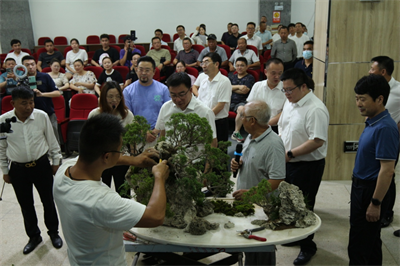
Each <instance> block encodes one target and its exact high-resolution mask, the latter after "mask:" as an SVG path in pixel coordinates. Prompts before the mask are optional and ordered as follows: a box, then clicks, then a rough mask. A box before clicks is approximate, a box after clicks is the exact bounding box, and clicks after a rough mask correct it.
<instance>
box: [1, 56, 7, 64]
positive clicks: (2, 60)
mask: <svg viewBox="0 0 400 266" xmlns="http://www.w3.org/2000/svg"><path fill="white" fill-rule="evenodd" d="M6 57H7V54H0V63H3V62H4V60H6Z"/></svg>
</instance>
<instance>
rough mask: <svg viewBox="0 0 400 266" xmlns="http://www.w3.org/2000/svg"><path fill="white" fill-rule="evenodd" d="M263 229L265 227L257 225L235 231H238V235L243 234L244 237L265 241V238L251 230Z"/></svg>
mask: <svg viewBox="0 0 400 266" xmlns="http://www.w3.org/2000/svg"><path fill="white" fill-rule="evenodd" d="M264 229H265V228H264V227H258V228H254V229H245V230H243V231H237V232H238V233H239V235H240V236H243V237H244V238H247V239H254V240H258V241H262V242H265V241H267V239H266V238H264V237H259V236H255V235H253V232H257V231H261V230H264Z"/></svg>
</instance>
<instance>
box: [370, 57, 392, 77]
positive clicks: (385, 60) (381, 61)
mask: <svg viewBox="0 0 400 266" xmlns="http://www.w3.org/2000/svg"><path fill="white" fill-rule="evenodd" d="M371 62H377V63H378V67H379V70H382V69H386V72H387V73H388V75H389V76H391V75H392V73H393V70H394V62H393V59H392V58H390V57H389V56H384V55H381V56H375V57H374V58H372V59H371Z"/></svg>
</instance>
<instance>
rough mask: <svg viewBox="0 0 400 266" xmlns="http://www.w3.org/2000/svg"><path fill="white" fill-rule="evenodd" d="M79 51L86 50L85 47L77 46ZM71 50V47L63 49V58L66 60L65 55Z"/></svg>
mask: <svg viewBox="0 0 400 266" xmlns="http://www.w3.org/2000/svg"><path fill="white" fill-rule="evenodd" d="M79 49H83V50H86V49H85V47H83V46H80V45H79ZM71 50H72V47H71V46H67V47H65V49H64V58H66V57H67V53H68V52H69V51H71Z"/></svg>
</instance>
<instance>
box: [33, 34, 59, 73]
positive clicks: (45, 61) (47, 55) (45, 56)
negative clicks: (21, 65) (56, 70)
mask: <svg viewBox="0 0 400 266" xmlns="http://www.w3.org/2000/svg"><path fill="white" fill-rule="evenodd" d="M44 47H45V48H46V51H47V52H43V53H41V54H40V55H39V59H38V62H37V69H38V70H39V71H40V72H42V69H43V68H45V67H50V62H51V60H52V59H53V58H56V59H57V60H58V61H60V63H61V66H65V59H64V56H63V55H62V53H61V52H59V51H56V50H54V42H53V41H52V40H50V39H48V40H46V41H44Z"/></svg>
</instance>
